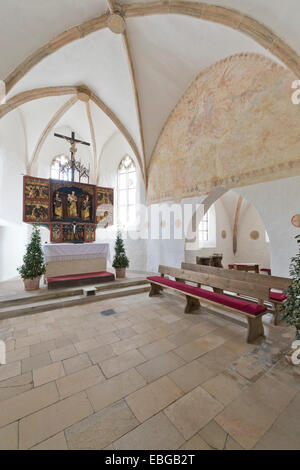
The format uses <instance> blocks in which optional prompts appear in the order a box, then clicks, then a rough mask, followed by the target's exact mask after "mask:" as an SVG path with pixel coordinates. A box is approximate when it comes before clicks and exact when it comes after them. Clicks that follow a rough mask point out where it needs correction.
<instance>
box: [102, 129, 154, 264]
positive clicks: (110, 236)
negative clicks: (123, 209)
mask: <svg viewBox="0 0 300 470" xmlns="http://www.w3.org/2000/svg"><path fill="white" fill-rule="evenodd" d="M127 154H128V155H129V156H130V157H131V158H132V159H133V160H134V162H135V165H136V170H137V204H145V188H144V183H143V178H142V174H141V171H140V168H139V165H138V162H137V160H136V158H135V156H134V154H133V152H132V149H131V147H130V146H129V144H128V142H127V141H126V140H125V139H124V137H123V136H122V134H121V133H120V132H116V133H114V134H113V135H112V136H111V138H110V139H109V140H108V141H107V143H106V144H105V145H104V147H103V149H102V151H101V154H100V166H99V169H100V173H99V180H98V183H97V184H98V186H104V187H109V188H114V197H115V201H114V225H113V226H112V227H109V228H107V229H104V228H98V229H97V230H96V241H103V242H106V243H109V244H110V252H111V262H112V260H113V255H114V243H115V237H116V233H117V229H118V208H117V206H118V198H117V191H118V178H117V174H118V166H119V164H120V161H121V160H122V158H123V157H124V156H125V155H127ZM122 235H123V239H124V242H125V248H126V252H127V256H128V258H129V261H130V266H129V269H130V270H134V271H144V270H145V268H146V264H147V248H146V243H147V242H146V240H144V239H143V238H142V232H141V226H138V227H137V230H133V231H130V232H126V231H123V232H122ZM108 266H109V267H110V266H111V263H109V265H108Z"/></svg>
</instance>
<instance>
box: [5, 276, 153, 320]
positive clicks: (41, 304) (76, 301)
mask: <svg viewBox="0 0 300 470" xmlns="http://www.w3.org/2000/svg"><path fill="white" fill-rule="evenodd" d="M149 289H150V286H149V283H146V282H144V283H143V284H139V285H131V286H127V287H124V286H123V285H122V287H119V288H116V289H111V288H109V289H106V290H102V289H101V290H100V291H97V292H96V294H95V295H90V296H85V295H73V296H70V298H63V299H61V298H59V299H58V298H56V299H51V300H44V301H37V302H34V303H31V304H25V305H24V304H21V305H15V306H10V307H6V308H0V320H6V319H8V318H14V317H20V316H23V315H30V314H33V313H40V312H46V311H49V310H57V309H60V308H66V307H73V306H75V305H76V306H79V305H84V304H87V303H91V302H98V301H101V300H106V299H112V298H116V297H124V296H127V295H134V294H141V293H143V292H148V291H149ZM81 290H82V289H81Z"/></svg>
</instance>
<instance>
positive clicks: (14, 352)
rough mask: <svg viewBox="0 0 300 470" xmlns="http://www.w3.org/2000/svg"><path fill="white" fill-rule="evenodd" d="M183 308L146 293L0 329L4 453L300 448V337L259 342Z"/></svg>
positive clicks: (276, 335) (269, 330) (170, 298)
mask: <svg viewBox="0 0 300 470" xmlns="http://www.w3.org/2000/svg"><path fill="white" fill-rule="evenodd" d="M183 306H184V302H183V300H182V299H181V298H178V297H175V296H174V295H167V294H165V295H164V296H163V297H159V298H157V297H156V298H149V297H148V296H147V294H139V295H136V296H131V297H123V298H118V299H112V300H105V301H101V302H95V303H92V304H87V305H86V306H85V307H82V308H81V307H71V308H68V309H61V310H55V311H52V312H51V311H50V312H44V313H40V314H36V315H28V316H25V317H19V318H15V319H10V320H4V321H2V322H0V338H2V339H5V341H6V344H7V351H8V352H7V364H6V365H2V366H0V449H130V450H132V449H167V450H173V449H191V450H196V449H203V450H204V449H207V450H209V449H237V450H238V449H300V372H299V368H296V367H293V366H290V365H289V364H288V363H287V362H286V360H285V358H284V352H285V351H287V350H288V349H289V346H290V344H291V341H292V339H293V335H294V332H293V330H292V329H290V328H287V327H283V326H278V327H272V326H270V325H266V327H265V330H266V335H267V336H266V339H265V340H260V341H257V344H254V345H249V344H247V343H246V342H245V335H246V330H245V328H244V327H243V326H241V325H237V324H234V323H232V322H231V321H228V320H226V319H224V318H220V317H219V316H216V315H214V314H213V313H212V312H210V311H209V310H207V309H205V308H202V311H201V313H194V314H190V315H185V314H183ZM107 309H114V310H115V313H114V314H112V315H103V314H101V312H102V311H104V310H107Z"/></svg>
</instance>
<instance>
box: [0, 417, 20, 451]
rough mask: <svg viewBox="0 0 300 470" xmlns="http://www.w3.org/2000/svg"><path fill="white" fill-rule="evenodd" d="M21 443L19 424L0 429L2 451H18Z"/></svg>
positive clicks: (0, 448)
mask: <svg viewBox="0 0 300 470" xmlns="http://www.w3.org/2000/svg"><path fill="white" fill-rule="evenodd" d="M18 442H19V424H18V423H12V424H9V425H8V426H4V428H1V429H0V450H17V449H18Z"/></svg>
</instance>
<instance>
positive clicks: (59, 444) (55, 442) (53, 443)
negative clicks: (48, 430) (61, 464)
mask: <svg viewBox="0 0 300 470" xmlns="http://www.w3.org/2000/svg"><path fill="white" fill-rule="evenodd" d="M31 450H68V446H67V441H66V438H65V435H64V433H63V432H60V433H59V434H56V436H53V437H50V439H46V441H44V442H41V443H40V444H38V445H37V446H34V447H32V448H31Z"/></svg>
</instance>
